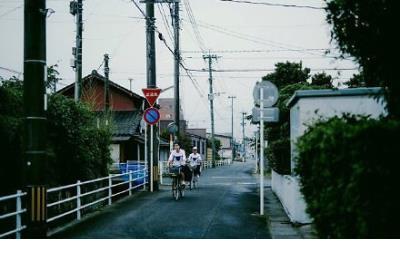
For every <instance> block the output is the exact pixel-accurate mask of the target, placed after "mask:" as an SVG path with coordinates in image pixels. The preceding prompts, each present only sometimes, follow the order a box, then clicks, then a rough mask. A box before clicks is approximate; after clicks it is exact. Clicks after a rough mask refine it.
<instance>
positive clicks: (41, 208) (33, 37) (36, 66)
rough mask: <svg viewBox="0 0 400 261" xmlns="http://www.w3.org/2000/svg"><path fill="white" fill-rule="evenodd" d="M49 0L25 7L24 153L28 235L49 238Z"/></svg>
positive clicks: (37, 0) (34, 0)
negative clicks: (47, 155) (47, 43)
mask: <svg viewBox="0 0 400 261" xmlns="http://www.w3.org/2000/svg"><path fill="white" fill-rule="evenodd" d="M46 16H47V9H46V1H45V0H25V6H24V94H23V99H24V139H23V147H24V155H23V169H24V175H25V178H26V180H27V182H28V185H29V186H28V189H27V208H28V211H27V213H28V214H27V215H28V228H27V231H26V234H27V237H29V238H45V237H46V216H47V213H46V211H47V208H46V187H45V183H46V180H45V172H46V160H47V159H46V158H47V157H46V125H47V123H46V121H47V119H46V110H47V101H46V100H47V97H46V86H45V82H46V80H47V79H45V75H46V74H47V73H46V70H47V66H46Z"/></svg>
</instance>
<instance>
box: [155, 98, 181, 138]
mask: <svg viewBox="0 0 400 261" xmlns="http://www.w3.org/2000/svg"><path fill="white" fill-rule="evenodd" d="M158 104H159V105H160V129H161V132H163V131H165V130H166V129H167V126H168V124H170V123H171V122H174V119H175V109H174V108H175V100H174V98H159V99H158ZM179 111H180V115H179V122H180V132H181V133H184V132H185V131H186V128H187V124H186V121H185V119H184V117H183V112H182V108H180V110H179Z"/></svg>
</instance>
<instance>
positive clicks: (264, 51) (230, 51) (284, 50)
mask: <svg viewBox="0 0 400 261" xmlns="http://www.w3.org/2000/svg"><path fill="white" fill-rule="evenodd" d="M330 50H336V48H304V49H269V50H215V52H217V53H272V52H302V51H330ZM182 53H201V52H199V51H190V50H188V51H182Z"/></svg>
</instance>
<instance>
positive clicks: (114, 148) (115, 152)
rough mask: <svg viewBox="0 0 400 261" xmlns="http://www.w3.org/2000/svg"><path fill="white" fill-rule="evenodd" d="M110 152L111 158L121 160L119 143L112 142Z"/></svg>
mask: <svg viewBox="0 0 400 261" xmlns="http://www.w3.org/2000/svg"><path fill="white" fill-rule="evenodd" d="M110 153H111V159H112V161H113V162H115V163H118V162H120V145H119V144H111V145H110Z"/></svg>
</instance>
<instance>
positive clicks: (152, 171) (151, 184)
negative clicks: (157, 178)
mask: <svg viewBox="0 0 400 261" xmlns="http://www.w3.org/2000/svg"><path fill="white" fill-rule="evenodd" d="M153 138H154V125H151V126H150V140H151V141H152V140H153ZM153 151H154V142H150V166H151V168H150V192H153V190H154V177H153V174H154V167H153V162H154V157H153Z"/></svg>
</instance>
